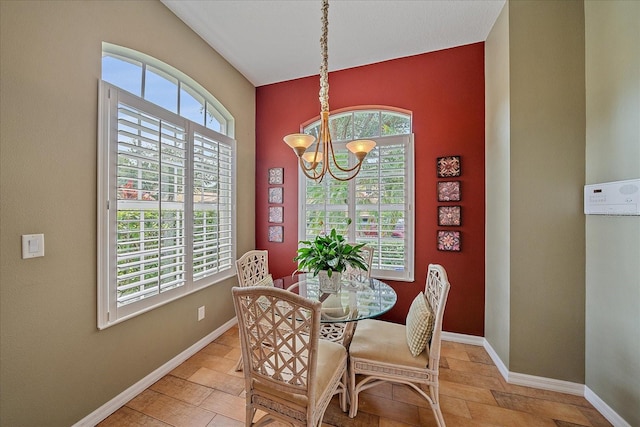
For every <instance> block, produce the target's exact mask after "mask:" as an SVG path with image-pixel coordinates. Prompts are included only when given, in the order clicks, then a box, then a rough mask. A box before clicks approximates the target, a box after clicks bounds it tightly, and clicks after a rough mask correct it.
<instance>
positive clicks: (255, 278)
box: [236, 250, 269, 288]
mask: <svg viewBox="0 0 640 427" xmlns="http://www.w3.org/2000/svg"><path fill="white" fill-rule="evenodd" d="M236 274H237V276H238V285H239V286H240V287H243V288H244V287H247V286H253V285H255V284H256V283H258V282H260V281H261V280H263V279H265V278H266V277H267V276H269V252H267V251H258V250H253V251H249V252H247V253H245V254H244V255H242V256H241V257H240V258H238V260H237V261H236Z"/></svg>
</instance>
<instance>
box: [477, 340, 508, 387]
mask: <svg viewBox="0 0 640 427" xmlns="http://www.w3.org/2000/svg"><path fill="white" fill-rule="evenodd" d="M483 340H484V343H483V345H482V346H483V347H484V349H485V350H486V351H487V353H489V357H491V360H493V363H495V364H496V367H497V368H498V371H499V372H500V374H501V375H502V378H504V380H505V381H507V382H509V369H508V368H507V366H506V365H505V364H504V362H503V361H502V359H500V356H498V353H496V351H495V350H494V349H493V347H491V344H489V341H487V340H486V339H485V338H483Z"/></svg>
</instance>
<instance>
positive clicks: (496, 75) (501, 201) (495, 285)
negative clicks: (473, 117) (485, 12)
mask: <svg viewBox="0 0 640 427" xmlns="http://www.w3.org/2000/svg"><path fill="white" fill-rule="evenodd" d="M485 105H486V106H485V117H486V119H485V123H486V125H485V141H486V142H485V162H486V163H485V165H486V171H485V187H486V188H485V197H486V204H485V205H486V225H485V229H486V230H485V236H487V237H486V249H485V258H486V262H485V265H486V267H485V276H486V277H485V314H484V318H485V322H484V323H485V326H484V335H485V338H486V339H487V340H488V341H489V342H490V343H491V346H492V347H493V349H494V350H495V351H496V353H497V354H498V356H499V357H500V359H501V360H502V361H503V362H504V363H505V365H506V367H507V368H508V367H509V325H510V322H509V317H510V303H509V271H510V262H509V258H510V257H509V252H510V242H509V236H510V224H509V213H510V212H509V200H510V198H509V188H510V186H509V168H510V164H509V158H510V154H509V151H510V150H509V146H510V142H511V141H510V105H509V3H506V4H505V6H504V8H503V9H502V12H501V13H500V16H499V17H498V19H497V21H496V23H495V24H494V26H493V29H492V30H491V33H490V34H489V37H487V41H486V43H485Z"/></svg>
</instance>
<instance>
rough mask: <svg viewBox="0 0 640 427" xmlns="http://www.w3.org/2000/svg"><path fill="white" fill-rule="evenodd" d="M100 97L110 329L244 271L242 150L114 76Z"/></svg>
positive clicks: (101, 269)
mask: <svg viewBox="0 0 640 427" xmlns="http://www.w3.org/2000/svg"><path fill="white" fill-rule="evenodd" d="M100 97H101V117H103V118H102V119H101V120H102V121H101V135H103V136H102V137H101V139H100V140H101V145H100V155H99V165H100V167H99V177H98V181H99V187H98V190H99V191H98V193H99V203H98V220H99V224H100V230H99V246H98V253H99V258H100V262H99V266H98V278H99V279H98V282H99V283H98V290H99V292H98V326H99V327H100V328H102V327H106V326H110V325H112V324H114V323H117V322H119V321H121V320H124V319H126V318H129V317H131V316H133V315H136V314H138V313H140V312H143V311H146V310H148V309H150V308H153V307H155V306H158V305H160V304H163V303H166V302H168V301H171V300H173V299H176V298H179V297H180V296H183V295H185V294H187V293H190V292H193V291H195V290H198V289H200V288H203V287H205V286H208V285H211V284H212V283H215V282H217V281H220V280H222V279H226V278H229V277H232V276H234V275H235V271H234V268H233V262H234V260H235V257H236V256H235V255H236V254H235V209H234V207H235V192H236V189H235V156H236V148H235V141H234V140H233V139H231V138H229V137H228V136H226V135H222V134H219V133H217V132H215V131H213V130H211V129H208V128H206V127H204V126H203V125H200V124H196V123H194V122H191V121H189V120H187V119H185V118H183V117H180V116H178V115H176V114H173V113H171V112H169V111H166V110H164V109H162V108H160V107H158V106H156V105H154V104H151V103H150V102H148V101H146V100H144V99H141V98H139V97H137V96H134V95H132V94H130V93H128V92H125V91H123V90H120V89H118V88H115V87H113V86H111V85H109V84H107V83H102V89H101V95H100ZM102 123H103V124H102ZM103 141H104V142H103ZM102 198H104V199H102ZM100 200H104V202H102V201H100Z"/></svg>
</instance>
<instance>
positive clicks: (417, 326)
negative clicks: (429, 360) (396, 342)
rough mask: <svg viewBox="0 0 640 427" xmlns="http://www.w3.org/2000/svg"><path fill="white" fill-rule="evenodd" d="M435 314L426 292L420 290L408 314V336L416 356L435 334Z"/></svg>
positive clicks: (408, 342) (411, 349) (408, 341)
mask: <svg viewBox="0 0 640 427" xmlns="http://www.w3.org/2000/svg"><path fill="white" fill-rule="evenodd" d="M434 321H435V316H434V315H433V311H432V310H431V307H429V303H428V302H427V299H426V298H425V296H424V294H423V293H422V292H420V293H419V294H418V295H417V296H416V297H415V298H414V300H413V302H412V303H411V307H410V308H409V313H408V314H407V321H406V323H407V327H406V337H407V344H408V345H409V351H411V354H412V355H413V356H414V357H415V356H417V355H419V354H420V353H422V352H423V351H424V349H425V348H426V347H427V343H428V342H429V340H430V339H431V334H433V323H434Z"/></svg>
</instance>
